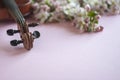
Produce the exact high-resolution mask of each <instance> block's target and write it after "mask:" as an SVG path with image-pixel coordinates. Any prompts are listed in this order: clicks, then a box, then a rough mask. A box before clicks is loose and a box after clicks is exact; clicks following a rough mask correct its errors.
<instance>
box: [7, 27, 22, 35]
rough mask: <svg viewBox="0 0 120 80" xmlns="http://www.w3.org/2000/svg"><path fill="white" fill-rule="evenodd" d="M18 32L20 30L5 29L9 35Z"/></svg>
mask: <svg viewBox="0 0 120 80" xmlns="http://www.w3.org/2000/svg"><path fill="white" fill-rule="evenodd" d="M19 32H20V30H13V29H9V30H7V34H8V35H9V36H13V35H14V34H15V33H19Z"/></svg>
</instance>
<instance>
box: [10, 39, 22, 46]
mask: <svg viewBox="0 0 120 80" xmlns="http://www.w3.org/2000/svg"><path fill="white" fill-rule="evenodd" d="M20 43H23V41H21V40H12V41H10V44H11V46H17V45H18V44H20Z"/></svg>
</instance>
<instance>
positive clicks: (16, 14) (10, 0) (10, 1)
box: [3, 0, 26, 27]
mask: <svg viewBox="0 0 120 80" xmlns="http://www.w3.org/2000/svg"><path fill="white" fill-rule="evenodd" d="M3 3H4V4H5V6H6V8H7V9H8V11H9V12H10V14H11V15H12V17H13V18H14V19H15V21H16V22H17V23H18V24H19V25H20V26H22V27H24V26H25V25H26V22H25V19H24V17H23V15H22V13H21V12H20V10H19V8H18V6H17V4H16V2H15V0H3Z"/></svg>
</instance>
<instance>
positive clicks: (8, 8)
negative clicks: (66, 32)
mask: <svg viewBox="0 0 120 80" xmlns="http://www.w3.org/2000/svg"><path fill="white" fill-rule="evenodd" d="M30 11H31V1H30V0H0V20H4V19H10V18H13V19H14V20H15V21H16V23H17V28H18V30H13V29H9V30H7V34H8V35H9V36H13V35H14V34H16V33H19V34H20V38H21V40H12V41H10V44H11V45H12V46H17V45H18V44H21V43H22V44H23V46H24V48H25V49H27V50H30V49H32V48H33V42H34V39H37V38H39V37H40V33H39V32H38V31H34V32H33V33H31V32H30V31H29V27H35V26H37V25H38V24H37V23H30V24H28V23H27V22H26V20H25V18H24V16H23V15H26V14H28V13H29V12H30Z"/></svg>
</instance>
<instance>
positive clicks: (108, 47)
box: [0, 16, 120, 80]
mask: <svg viewBox="0 0 120 80" xmlns="http://www.w3.org/2000/svg"><path fill="white" fill-rule="evenodd" d="M100 24H101V25H103V26H104V27H105V29H104V31H103V32H100V33H91V34H87V33H85V34H79V32H78V31H77V30H75V29H74V28H73V27H72V26H70V25H71V23H64V24H63V23H59V24H46V25H40V26H38V27H36V28H30V30H31V31H34V30H39V31H40V32H41V37H40V38H39V39H37V40H35V42H34V48H33V49H32V50H30V51H26V50H25V49H23V48H22V45H19V46H18V47H11V46H10V45H9V41H10V40H13V39H19V37H18V36H19V35H18V34H16V35H15V36H12V37H10V36H7V35H6V30H7V29H9V28H12V29H16V28H17V27H16V23H13V22H1V23H0V80H120V16H111V17H103V18H102V19H101V20H100Z"/></svg>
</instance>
